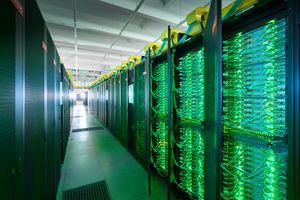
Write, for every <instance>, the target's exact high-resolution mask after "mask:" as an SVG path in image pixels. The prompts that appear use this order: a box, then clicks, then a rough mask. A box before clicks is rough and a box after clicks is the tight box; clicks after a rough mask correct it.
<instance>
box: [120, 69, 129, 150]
mask: <svg viewBox="0 0 300 200" xmlns="http://www.w3.org/2000/svg"><path fill="white" fill-rule="evenodd" d="M119 76H120V77H119V78H120V80H119V87H120V91H119V95H120V98H119V100H120V102H119V109H118V111H119V120H120V129H119V133H120V138H121V143H122V144H123V145H124V146H125V147H126V148H127V147H128V126H127V124H128V112H127V111H128V110H127V109H128V85H127V83H128V78H127V73H126V71H123V72H122V73H121V74H120V75H119Z"/></svg>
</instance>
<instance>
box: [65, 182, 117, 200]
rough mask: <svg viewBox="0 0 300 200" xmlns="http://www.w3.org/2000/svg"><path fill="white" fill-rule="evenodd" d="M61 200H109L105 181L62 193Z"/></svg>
mask: <svg viewBox="0 0 300 200" xmlns="http://www.w3.org/2000/svg"><path fill="white" fill-rule="evenodd" d="M63 200H111V196H110V193H109V191H108V187H107V185H106V182H105V181H100V182H96V183H92V184H89V185H85V186H82V187H79V188H74V189H70V190H66V191H64V192H63Z"/></svg>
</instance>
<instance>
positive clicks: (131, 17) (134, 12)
mask: <svg viewBox="0 0 300 200" xmlns="http://www.w3.org/2000/svg"><path fill="white" fill-rule="evenodd" d="M143 3H144V0H141V1H140V3H139V4H138V5H137V6H136V8H135V10H134V11H133V12H132V14H131V15H130V17H129V18H128V20H127V22H126V23H125V25H124V27H123V28H122V29H121V31H120V33H119V34H118V36H117V37H115V39H114V41H113V42H112V43H111V45H110V47H109V48H108V49H107V51H106V52H105V55H104V57H103V59H102V61H101V63H102V62H103V60H104V59H105V57H106V56H107V54H108V53H109V52H110V50H111V49H112V48H113V46H114V45H115V43H116V42H117V41H118V40H119V38H120V36H121V35H122V33H123V31H124V30H125V28H126V27H127V26H128V24H129V23H130V22H131V21H132V19H133V18H134V16H135V15H136V13H137V12H138V10H139V9H140V7H141V6H142V5H143Z"/></svg>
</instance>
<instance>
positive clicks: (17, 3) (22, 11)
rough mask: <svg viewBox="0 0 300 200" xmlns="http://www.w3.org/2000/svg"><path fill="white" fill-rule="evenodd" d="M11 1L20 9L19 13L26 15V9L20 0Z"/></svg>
mask: <svg viewBox="0 0 300 200" xmlns="http://www.w3.org/2000/svg"><path fill="white" fill-rule="evenodd" d="M10 2H11V3H12V4H13V5H14V7H15V9H16V10H17V11H18V13H19V14H20V15H21V16H22V17H24V9H23V6H22V4H21V2H20V1H19V0H10Z"/></svg>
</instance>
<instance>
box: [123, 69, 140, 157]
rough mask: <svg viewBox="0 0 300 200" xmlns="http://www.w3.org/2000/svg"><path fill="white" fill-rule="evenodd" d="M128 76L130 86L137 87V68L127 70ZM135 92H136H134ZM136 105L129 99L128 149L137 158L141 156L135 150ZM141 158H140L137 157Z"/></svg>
mask: <svg viewBox="0 0 300 200" xmlns="http://www.w3.org/2000/svg"><path fill="white" fill-rule="evenodd" d="M126 73H127V76H128V87H129V86H130V87H133V88H134V87H135V69H129V70H127V72H126ZM134 94H135V93H134ZM135 130H136V128H135V105H134V103H132V102H129V101H128V149H129V150H130V152H132V153H133V155H134V156H135V157H136V158H139V156H138V154H137V152H136V150H135V141H136V138H135V135H136V133H135ZM137 160H139V159H137Z"/></svg>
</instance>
